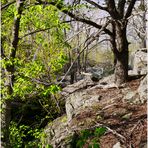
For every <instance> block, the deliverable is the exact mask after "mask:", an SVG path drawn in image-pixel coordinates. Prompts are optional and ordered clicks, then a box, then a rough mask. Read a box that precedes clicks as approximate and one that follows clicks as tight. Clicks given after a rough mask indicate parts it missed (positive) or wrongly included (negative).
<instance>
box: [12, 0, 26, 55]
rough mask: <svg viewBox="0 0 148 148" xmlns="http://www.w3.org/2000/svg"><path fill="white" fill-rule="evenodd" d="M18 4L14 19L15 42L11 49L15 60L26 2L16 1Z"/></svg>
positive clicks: (13, 41)
mask: <svg viewBox="0 0 148 148" xmlns="http://www.w3.org/2000/svg"><path fill="white" fill-rule="evenodd" d="M16 3H17V16H16V17H15V19H14V29H13V40H12V49H11V54H10V57H11V58H15V55H16V50H17V46H18V42H19V28H20V20H21V15H22V12H23V9H22V8H23V5H24V1H23V0H18V1H16Z"/></svg>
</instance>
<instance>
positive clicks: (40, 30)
mask: <svg viewBox="0 0 148 148" xmlns="http://www.w3.org/2000/svg"><path fill="white" fill-rule="evenodd" d="M72 21H74V20H70V21H64V22H61V23H69V22H72ZM54 27H57V26H52V27H49V28H45V29H38V30H34V31H32V32H29V33H27V34H25V35H24V36H22V37H20V38H19V39H23V38H24V37H27V36H29V35H32V34H35V33H38V32H42V31H46V30H49V29H52V28H54Z"/></svg>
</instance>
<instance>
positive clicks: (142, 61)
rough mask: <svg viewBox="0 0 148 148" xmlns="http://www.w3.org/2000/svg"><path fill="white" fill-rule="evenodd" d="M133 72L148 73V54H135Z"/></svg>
mask: <svg viewBox="0 0 148 148" xmlns="http://www.w3.org/2000/svg"><path fill="white" fill-rule="evenodd" d="M133 71H134V72H135V73H136V74H146V73H147V53H146V52H145V51H144V50H137V51H136V52H135V56H134V62H133Z"/></svg>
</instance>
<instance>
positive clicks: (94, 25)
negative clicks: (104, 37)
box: [37, 0, 112, 36]
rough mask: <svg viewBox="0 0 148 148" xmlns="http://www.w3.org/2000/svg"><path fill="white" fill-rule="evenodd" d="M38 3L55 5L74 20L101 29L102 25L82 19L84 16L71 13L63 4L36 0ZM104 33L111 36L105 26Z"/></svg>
mask: <svg viewBox="0 0 148 148" xmlns="http://www.w3.org/2000/svg"><path fill="white" fill-rule="evenodd" d="M39 4H43V5H45V6H46V5H53V6H55V7H57V9H59V10H60V11H62V12H63V13H65V14H67V15H68V16H70V17H72V18H73V19H75V20H76V21H79V22H82V23H86V24H88V25H91V26H93V27H95V28H97V29H101V28H102V26H101V25H98V24H97V23H95V22H93V21H91V20H88V19H84V18H81V17H79V16H77V15H75V14H73V13H72V12H70V11H69V10H68V9H64V5H62V4H58V3H56V2H44V1H41V0H38V3H37V5H39ZM103 31H104V32H105V33H107V34H108V35H110V36H112V32H111V31H110V30H108V29H106V28H104V30H103Z"/></svg>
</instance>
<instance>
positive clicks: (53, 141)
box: [44, 115, 74, 148]
mask: <svg viewBox="0 0 148 148" xmlns="http://www.w3.org/2000/svg"><path fill="white" fill-rule="evenodd" d="M44 132H45V133H46V137H47V138H45V141H44V143H45V144H47V143H48V144H50V145H52V147H53V148H70V147H71V142H72V137H73V135H74V132H72V131H71V129H70V128H69V126H68V124H67V116H66V115H63V116H62V117H59V118H57V119H55V120H54V121H53V122H51V123H49V124H48V125H47V126H46V128H45V130H44Z"/></svg>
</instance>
